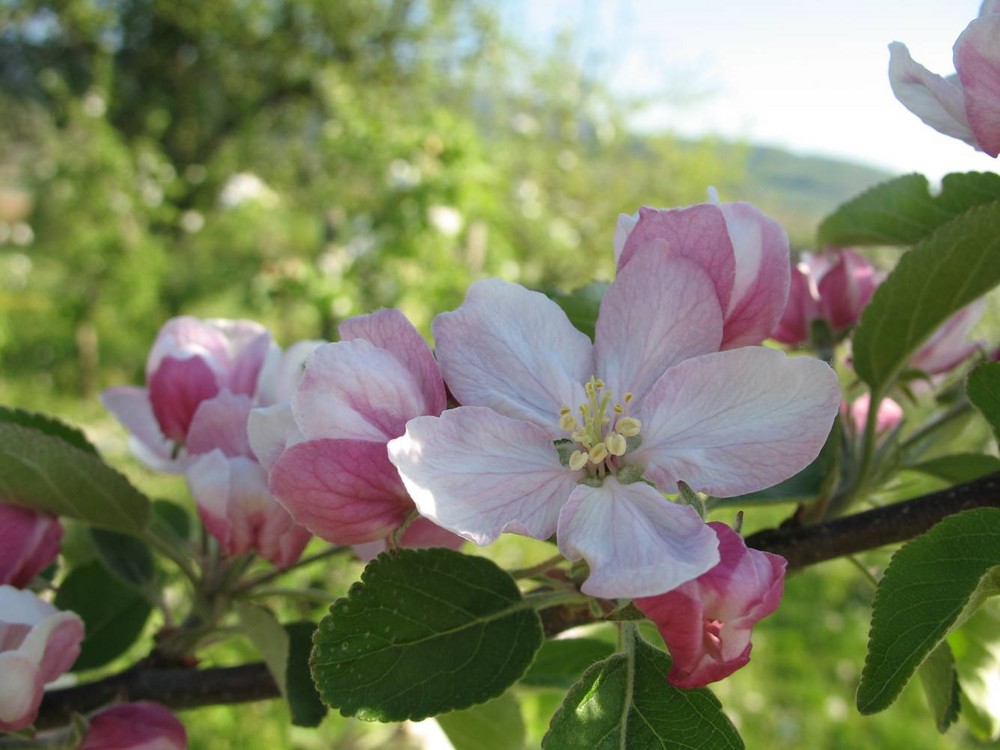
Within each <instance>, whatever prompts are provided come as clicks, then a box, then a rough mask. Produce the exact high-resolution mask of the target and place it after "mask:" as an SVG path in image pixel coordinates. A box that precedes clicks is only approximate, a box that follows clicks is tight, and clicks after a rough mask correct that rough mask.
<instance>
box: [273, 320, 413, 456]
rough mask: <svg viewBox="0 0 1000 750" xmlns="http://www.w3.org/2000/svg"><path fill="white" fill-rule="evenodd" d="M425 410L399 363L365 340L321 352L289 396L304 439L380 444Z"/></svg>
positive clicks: (323, 348)
mask: <svg viewBox="0 0 1000 750" xmlns="http://www.w3.org/2000/svg"><path fill="white" fill-rule="evenodd" d="M429 408H430V407H429V405H428V404H427V401H426V399H425V398H424V394H423V392H422V391H421V389H420V385H419V383H418V382H417V380H416V378H415V377H414V376H413V374H411V373H410V371H409V370H407V369H406V367H405V366H404V365H403V363H402V362H400V361H399V359H397V358H396V357H395V356H394V355H393V354H391V353H390V352H388V351H386V350H385V349H379V348H378V347H376V346H374V345H372V344H370V343H369V342H367V341H365V340H363V339H354V340H352V341H338V342H336V343H333V344H324V345H323V346H321V347H319V348H318V349H317V350H316V351H315V352H314V353H313V355H312V357H310V358H309V361H308V362H307V364H306V370H305V373H304V374H303V376H302V381H301V382H300V383H299V388H298V390H297V391H296V393H295V395H294V396H293V397H292V411H293V412H294V414H295V421H296V423H297V424H298V426H299V429H300V430H301V431H302V434H303V435H304V436H305V437H306V439H308V440H313V439H321V438H330V439H345V440H370V441H374V442H382V443H384V442H386V440H388V439H389V438H394V437H397V436H398V435H402V434H403V429H404V426H405V425H406V420H408V419H410V418H412V417H415V416H418V415H421V414H428V413H429V411H428V410H429Z"/></svg>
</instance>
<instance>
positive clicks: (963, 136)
mask: <svg viewBox="0 0 1000 750" xmlns="http://www.w3.org/2000/svg"><path fill="white" fill-rule="evenodd" d="M953 51H954V62H955V70H956V71H957V72H956V74H955V75H952V76H948V77H946V78H943V77H941V76H939V75H936V74H934V73H931V72H930V71H929V70H927V68H925V67H924V66H922V65H920V64H919V63H917V62H914V60H913V58H912V57H910V52H909V50H908V49H907V48H906V46H905V45H904V44H900V43H899V42H893V43H892V44H890V45H889V83H890V85H891V86H892V93H893V94H895V95H896V98H897V99H899V101H900V102H902V104H903V106H905V107H906V108H907V109H908V110H910V111H911V112H913V114H915V115H916V116H917V117H919V118H920V119H921V120H923V121H924V122H925V123H926V124H927V125H930V126H931V127H932V128H934V129H935V130H937V131H938V132H939V133H944V134H945V135H948V136H951V137H952V138H958V139H959V140H962V141H965V142H966V143H968V144H969V145H970V146H973V147H974V148H976V149H978V150H980V151H983V152H985V153H987V154H989V155H990V156H992V157H996V156H997V154H998V153H1000V4H998V3H996V2H992V1H991V0H987V2H984V3H983V4H982V6H981V8H980V11H979V17H978V18H976V19H975V20H973V21H972V22H971V23H970V24H969V25H968V26H967V27H966V28H965V31H963V32H962V33H961V34H960V35H959V37H958V40H957V41H956V42H955V46H954V50H953Z"/></svg>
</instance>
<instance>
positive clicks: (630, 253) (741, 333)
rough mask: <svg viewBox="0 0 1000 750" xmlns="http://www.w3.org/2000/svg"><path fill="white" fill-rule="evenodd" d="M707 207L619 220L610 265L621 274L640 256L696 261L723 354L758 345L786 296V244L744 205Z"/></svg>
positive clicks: (780, 232)
mask: <svg viewBox="0 0 1000 750" xmlns="http://www.w3.org/2000/svg"><path fill="white" fill-rule="evenodd" d="M709 195H710V197H711V199H712V202H711V203H700V204H698V205H694V206H688V207H686V208H673V209H666V210H657V209H653V208H640V209H639V211H638V213H636V214H633V215H632V216H628V215H625V214H622V215H621V216H619V217H618V225H617V226H616V227H615V237H614V246H615V260H616V262H617V264H618V270H619V271H621V270H622V269H623V268H624V267H625V266H626V265H627V264H628V263H629V262H630V261H631V259H632V258H633V257H635V256H636V254H637V253H638V252H639V251H640V250H641V249H643V248H646V247H648V246H654V247H657V248H659V250H660V252H661V253H663V254H665V255H670V256H671V257H681V258H687V259H688V260H691V261H694V262H695V263H697V264H698V265H699V266H701V268H702V270H703V271H705V272H706V273H707V274H708V275H709V277H710V278H711V280H712V282H713V285H714V287H715V293H716V294H717V295H718V300H719V305H720V306H721V307H722V313H723V333H722V346H721V348H723V349H731V348H734V347H738V346H746V345H748V344H759V343H760V342H761V341H763V340H764V339H765V338H767V337H768V335H769V334H770V333H771V330H772V329H773V328H774V326H775V325H776V324H777V322H778V319H779V318H780V317H781V311H782V310H783V309H784V307H785V299H786V297H787V296H788V284H789V274H788V237H787V235H786V234H785V230H784V229H782V228H781V225H779V224H778V222H776V221H775V220H774V219H771V218H769V217H767V216H765V215H764V214H763V213H761V212H760V211H759V210H758V209H757V208H755V207H754V206H752V205H750V204H749V203H742V202H737V203H721V202H719V200H718V196H717V195H716V193H715V191H714V190H710V191H709Z"/></svg>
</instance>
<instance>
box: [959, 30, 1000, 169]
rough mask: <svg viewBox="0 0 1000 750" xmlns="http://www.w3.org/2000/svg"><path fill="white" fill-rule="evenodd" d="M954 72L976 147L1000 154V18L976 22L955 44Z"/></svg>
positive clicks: (993, 154) (990, 153)
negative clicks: (963, 95) (959, 84)
mask: <svg viewBox="0 0 1000 750" xmlns="http://www.w3.org/2000/svg"><path fill="white" fill-rule="evenodd" d="M955 70H957V71H958V78H959V80H960V81H961V82H962V90H963V92H964V94H965V112H966V114H967V116H968V118H969V126H970V127H971V128H972V132H973V134H974V135H975V139H976V145H977V146H978V147H979V148H980V149H981V150H982V151H985V152H986V153H987V154H989V155H990V156H993V157H996V156H997V154H998V153H1000V15H996V14H995V13H987V14H986V15H984V16H982V17H980V18H978V19H976V20H975V21H973V22H972V23H970V24H969V26H968V27H967V28H966V29H965V31H963V32H962V34H961V36H959V37H958V41H957V42H955Z"/></svg>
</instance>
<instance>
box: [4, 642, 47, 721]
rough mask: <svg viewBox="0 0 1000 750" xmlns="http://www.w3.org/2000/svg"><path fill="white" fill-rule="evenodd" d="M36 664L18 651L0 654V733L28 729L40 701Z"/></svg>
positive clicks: (41, 682) (40, 685)
mask: <svg viewBox="0 0 1000 750" xmlns="http://www.w3.org/2000/svg"><path fill="white" fill-rule="evenodd" d="M43 688H44V682H43V681H42V675H41V673H40V672H39V671H38V665H37V664H36V663H35V662H34V661H32V660H31V659H30V658H28V657H27V656H25V655H24V654H22V653H20V652H18V651H3V652H0V731H4V732H16V731H18V730H21V729H24V728H25V727H28V726H31V724H32V723H33V722H34V721H35V716H37V715H38V707H39V705H40V704H41V702H42V691H43Z"/></svg>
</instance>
